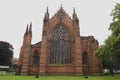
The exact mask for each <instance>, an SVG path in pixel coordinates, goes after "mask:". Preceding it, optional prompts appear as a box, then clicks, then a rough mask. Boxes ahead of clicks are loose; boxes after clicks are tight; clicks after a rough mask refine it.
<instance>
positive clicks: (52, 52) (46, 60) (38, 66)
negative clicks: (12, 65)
mask: <svg viewBox="0 0 120 80" xmlns="http://www.w3.org/2000/svg"><path fill="white" fill-rule="evenodd" d="M28 28H29V29H28ZM31 39H32V23H31V24H30V25H27V29H26V32H25V34H24V38H23V45H22V47H21V50H20V56H19V60H18V65H17V69H16V74H21V75H34V74H39V75H98V74H102V64H101V62H100V61H98V59H97V58H96V57H95V55H94V51H95V50H96V49H97V48H98V46H99V43H98V41H97V40H95V39H94V37H93V36H80V29H79V19H78V17H77V14H76V13H75V9H74V11H73V15H72V18H70V17H69V16H68V14H67V13H66V12H65V11H64V9H63V8H62V7H61V8H60V9H59V10H58V12H57V13H56V14H55V15H54V16H53V17H52V18H50V17H49V12H48V9H47V11H46V13H45V16H44V20H43V32H42V41H40V42H38V43H36V44H34V45H32V44H31Z"/></svg>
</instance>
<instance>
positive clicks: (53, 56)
mask: <svg viewBox="0 0 120 80" xmlns="http://www.w3.org/2000/svg"><path fill="white" fill-rule="evenodd" d="M50 36H51V39H50V63H51V64H71V63H72V58H71V57H72V40H71V36H70V33H69V31H68V30H67V29H66V28H65V27H63V26H61V25H59V26H57V27H56V28H55V29H54V30H53V31H52V32H51V33H50Z"/></svg>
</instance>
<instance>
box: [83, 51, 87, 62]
mask: <svg viewBox="0 0 120 80" xmlns="http://www.w3.org/2000/svg"><path fill="white" fill-rule="evenodd" d="M82 63H83V64H87V63H88V53H87V52H86V51H84V52H83V54H82Z"/></svg>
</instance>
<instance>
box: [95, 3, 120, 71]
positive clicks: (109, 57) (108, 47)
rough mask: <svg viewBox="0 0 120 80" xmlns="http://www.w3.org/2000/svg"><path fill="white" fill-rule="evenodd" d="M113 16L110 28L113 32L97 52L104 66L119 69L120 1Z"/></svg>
mask: <svg viewBox="0 0 120 80" xmlns="http://www.w3.org/2000/svg"><path fill="white" fill-rule="evenodd" d="M111 16H113V20H112V22H111V24H110V27H109V30H111V31H112V34H111V35H110V36H109V37H108V38H107V39H106V40H105V44H104V45H102V46H100V48H99V49H98V50H97V51H96V52H95V54H96V56H97V57H98V58H99V59H100V60H102V62H103V65H104V67H107V68H109V69H110V68H111V67H112V68H113V67H114V68H116V69H118V68H120V3H117V4H116V6H115V9H114V10H113V11H112V13H111Z"/></svg>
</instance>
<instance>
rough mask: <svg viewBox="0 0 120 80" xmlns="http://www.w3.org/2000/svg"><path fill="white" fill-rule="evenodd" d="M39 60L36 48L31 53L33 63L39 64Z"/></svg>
mask: <svg viewBox="0 0 120 80" xmlns="http://www.w3.org/2000/svg"><path fill="white" fill-rule="evenodd" d="M39 60H40V57H39V53H38V51H37V50H35V51H34V54H33V64H34V65H35V66H39Z"/></svg>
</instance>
